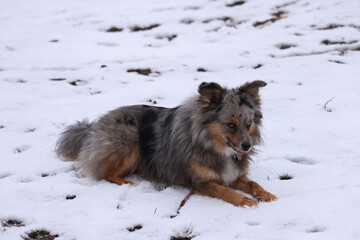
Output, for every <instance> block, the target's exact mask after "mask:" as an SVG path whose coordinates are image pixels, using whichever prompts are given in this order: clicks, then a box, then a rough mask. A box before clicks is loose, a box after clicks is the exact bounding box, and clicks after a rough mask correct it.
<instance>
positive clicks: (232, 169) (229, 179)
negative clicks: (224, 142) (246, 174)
mask: <svg viewBox="0 0 360 240" xmlns="http://www.w3.org/2000/svg"><path fill="white" fill-rule="evenodd" d="M239 174H240V171H239V169H238V167H237V166H236V165H235V163H234V160H232V159H231V157H227V158H226V163H225V167H224V170H223V171H222V173H221V178H222V180H223V182H224V185H230V184H232V183H233V182H234V181H235V180H236V179H237V178H238V176H239Z"/></svg>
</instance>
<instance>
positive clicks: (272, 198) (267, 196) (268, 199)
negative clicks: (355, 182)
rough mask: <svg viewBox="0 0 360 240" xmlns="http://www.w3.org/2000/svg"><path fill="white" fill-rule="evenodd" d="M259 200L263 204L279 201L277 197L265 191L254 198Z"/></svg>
mask: <svg viewBox="0 0 360 240" xmlns="http://www.w3.org/2000/svg"><path fill="white" fill-rule="evenodd" d="M254 197H255V198H256V199H257V200H259V201H263V202H271V201H275V200H276V199H277V197H276V196H275V195H274V194H272V193H269V192H266V191H263V192H259V193H258V194H257V195H256V196H254Z"/></svg>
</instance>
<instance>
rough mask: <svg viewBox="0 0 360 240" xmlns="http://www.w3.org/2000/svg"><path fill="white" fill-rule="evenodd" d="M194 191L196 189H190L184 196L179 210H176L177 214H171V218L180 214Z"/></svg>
mask: <svg viewBox="0 0 360 240" xmlns="http://www.w3.org/2000/svg"><path fill="white" fill-rule="evenodd" d="M193 193H194V190H190V192H189V193H188V194H187V195H186V196H185V197H184V199H183V200H182V201H181V203H180V205H179V207H178V209H177V211H176V214H175V215H172V216H170V218H174V217H177V216H178V215H179V214H180V209H181V208H182V207H183V206H184V205H185V204H186V202H187V201H188V200H189V198H190V197H191V195H192V194H193Z"/></svg>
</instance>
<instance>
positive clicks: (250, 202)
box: [237, 196, 258, 207]
mask: <svg viewBox="0 0 360 240" xmlns="http://www.w3.org/2000/svg"><path fill="white" fill-rule="evenodd" d="M237 205H238V206H239V207H245V206H248V207H255V206H257V205H258V202H257V201H255V200H253V199H251V198H248V197H245V196H244V197H243V198H242V199H241V200H240V201H239V202H238V204H237Z"/></svg>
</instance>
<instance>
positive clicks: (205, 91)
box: [198, 82, 225, 109]
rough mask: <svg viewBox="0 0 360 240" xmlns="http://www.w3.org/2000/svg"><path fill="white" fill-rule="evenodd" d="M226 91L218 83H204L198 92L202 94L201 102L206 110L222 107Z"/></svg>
mask: <svg viewBox="0 0 360 240" xmlns="http://www.w3.org/2000/svg"><path fill="white" fill-rule="evenodd" d="M224 91H225V90H224V89H223V88H222V87H221V86H220V85H219V84H217V83H214V82H211V83H207V82H203V83H201V84H200V85H199V89H198V92H199V94H200V101H201V103H202V106H203V107H204V108H208V109H211V108H215V107H217V106H218V105H220V103H221V101H222V99H223V93H224Z"/></svg>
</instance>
